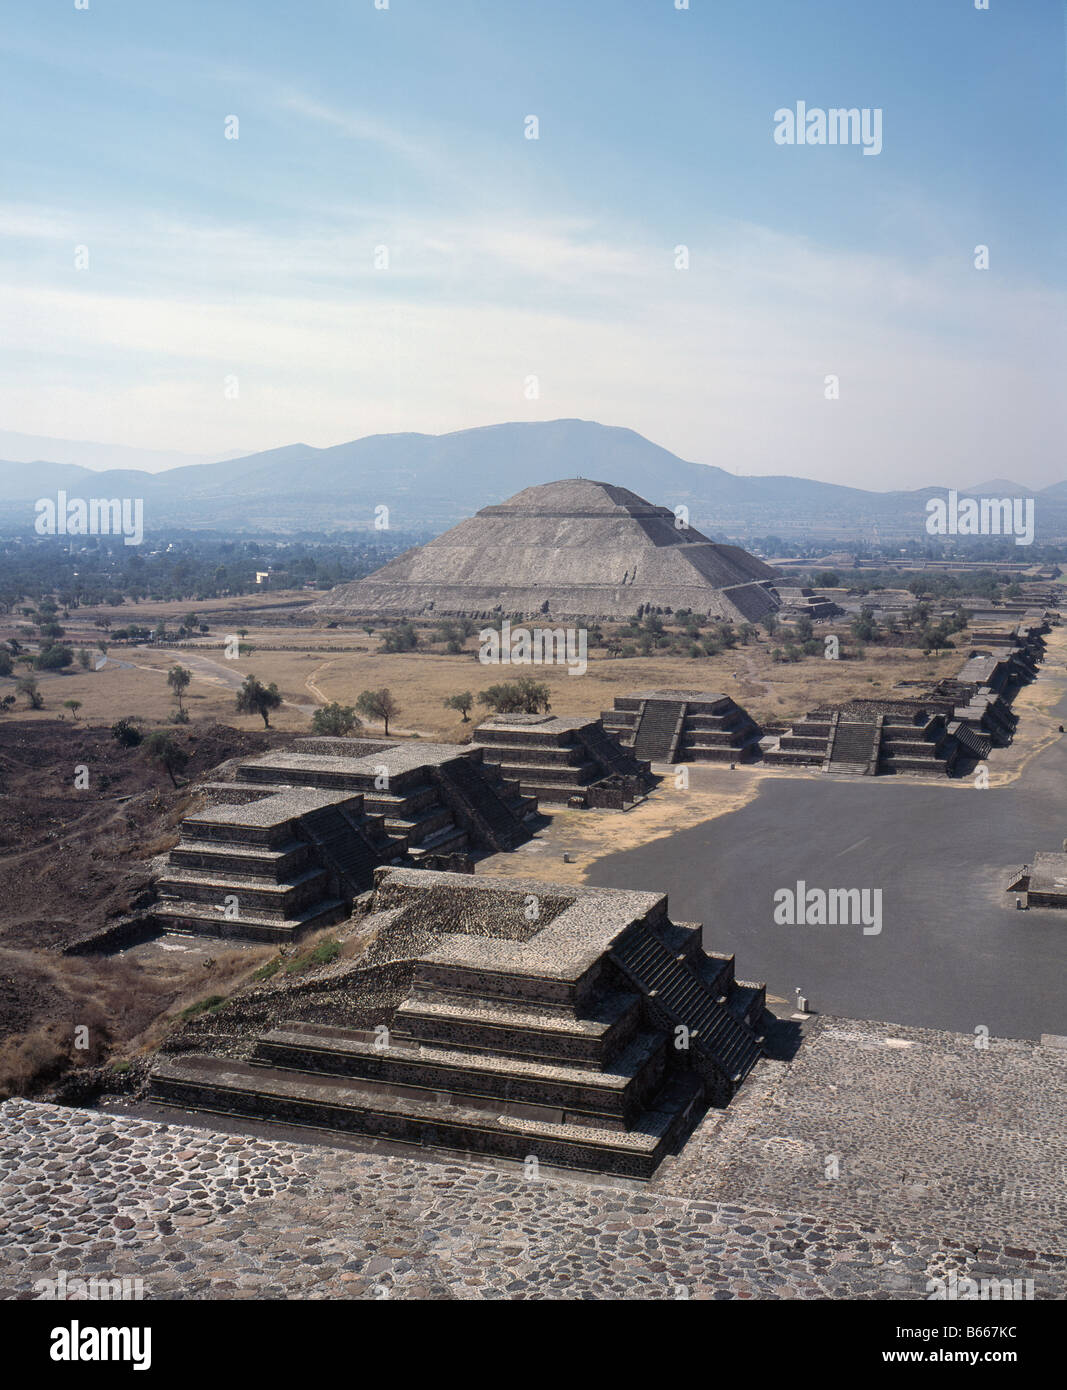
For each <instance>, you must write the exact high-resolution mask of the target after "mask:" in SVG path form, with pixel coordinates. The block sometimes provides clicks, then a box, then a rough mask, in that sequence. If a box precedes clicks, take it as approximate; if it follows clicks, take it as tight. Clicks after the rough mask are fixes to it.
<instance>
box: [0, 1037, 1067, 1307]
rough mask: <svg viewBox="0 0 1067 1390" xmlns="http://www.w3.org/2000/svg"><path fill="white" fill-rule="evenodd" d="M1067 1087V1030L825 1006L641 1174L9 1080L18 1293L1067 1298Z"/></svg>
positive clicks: (1, 1157)
mask: <svg viewBox="0 0 1067 1390" xmlns="http://www.w3.org/2000/svg"><path fill="white" fill-rule="evenodd" d="M1065 1098H1067V1053H1059V1052H1056V1051H1054V1050H1051V1049H1040V1048H1035V1047H1033V1046H1032V1045H1030V1044H1025V1043H997V1042H996V1040H994V1042H993V1044H992V1045H991V1048H990V1050H989V1051H988V1052H985V1053H984V1054H983V1055H982V1056H981V1057H978V1056H977V1050H976V1049H974V1048H973V1046H972V1045H971V1042H970V1040H969V1039H966V1038H964V1039H961V1038H958V1037H950V1036H947V1035H942V1034H927V1033H917V1032H912V1031H908V1030H897V1029H893V1030H887V1029H885V1028H880V1027H878V1026H877V1025H870V1024H862V1023H857V1022H855V1021H849V1020H835V1021H833V1022H832V1023H831V1022H830V1021H824V1023H823V1024H822V1025H821V1026H819V1027H817V1028H816V1029H815V1030H814V1032H813V1034H812V1036H811V1037H810V1038H809V1040H808V1041H807V1042H805V1044H804V1046H803V1047H802V1049H801V1051H800V1053H799V1054H798V1056H797V1059H796V1061H795V1062H794V1063H792V1064H786V1063H782V1062H765V1063H761V1064H760V1066H759V1068H757V1071H756V1072H755V1073H754V1074H753V1076H752V1077H750V1079H749V1081H748V1082H747V1083H746V1085H745V1088H744V1089H743V1090H742V1092H741V1094H740V1095H739V1096H738V1097H737V1098H736V1099H735V1101H734V1103H733V1104H732V1105H731V1106H730V1108H729V1109H728V1110H727V1111H725V1112H715V1113H713V1114H711V1115H709V1116H708V1117H707V1118H706V1119H705V1121H704V1122H703V1124H702V1125H701V1127H700V1129H699V1130H698V1132H697V1134H696V1135H695V1136H694V1137H693V1139H692V1140H691V1141H690V1143H689V1145H687V1147H686V1148H685V1150H684V1151H683V1152H682V1154H681V1155H680V1157H679V1158H678V1159H675V1160H668V1162H667V1164H666V1165H665V1166H664V1167H663V1168H662V1169H661V1170H660V1173H659V1174H658V1175H657V1178H656V1180H655V1181H654V1182H653V1183H652V1184H650V1185H648V1186H646V1187H641V1186H638V1185H635V1184H620V1185H615V1186H613V1185H611V1184H609V1183H605V1182H592V1183H591V1182H586V1181H583V1180H581V1179H579V1178H569V1177H561V1176H559V1175H558V1174H550V1173H542V1174H538V1175H536V1176H535V1175H533V1174H530V1175H528V1174H525V1173H524V1172H522V1171H521V1170H519V1169H517V1168H515V1167H510V1168H508V1169H497V1168H491V1167H484V1166H480V1165H477V1164H473V1163H459V1162H448V1161H445V1160H443V1159H442V1160H439V1161H433V1160H432V1159H429V1158H426V1157H423V1156H421V1155H419V1154H418V1153H417V1151H416V1152H414V1153H413V1154H412V1156H408V1155H406V1154H404V1155H399V1154H395V1153H393V1154H384V1153H372V1152H364V1151H360V1150H359V1149H355V1148H351V1147H347V1148H333V1147H327V1146H325V1145H324V1144H317V1143H316V1138H319V1139H321V1138H322V1137H323V1136H317V1137H316V1136H314V1135H312V1134H311V1132H308V1134H307V1137H306V1139H305V1138H304V1136H303V1135H299V1136H298V1137H297V1138H296V1141H295V1142H289V1141H286V1140H281V1139H279V1138H277V1137H275V1136H272V1135H270V1134H269V1133H261V1134H257V1135H248V1134H236V1133H233V1132H232V1130H231V1132H229V1133H223V1132H220V1131H218V1130H215V1129H212V1128H204V1127H200V1128H194V1127H193V1126H192V1125H188V1124H177V1125H165V1124H159V1123H156V1122H152V1121H148V1120H146V1119H144V1118H143V1117H142V1116H141V1115H131V1114H125V1113H120V1112H95V1111H85V1110H71V1109H62V1108H60V1107H56V1106H48V1105H40V1104H34V1103H31V1102H28V1101H22V1100H15V1101H8V1102H7V1103H6V1104H5V1105H4V1106H3V1107H0V1296H3V1297H7V1298H33V1297H35V1296H37V1292H39V1291H35V1283H36V1281H38V1280H41V1279H49V1280H53V1281H54V1280H57V1279H58V1278H59V1277H60V1274H61V1272H62V1271H66V1277H67V1280H68V1282H69V1281H70V1280H72V1279H82V1280H88V1279H89V1278H90V1277H92V1276H93V1275H95V1276H96V1277H98V1278H100V1279H103V1278H108V1279H121V1278H129V1279H138V1278H139V1279H141V1280H142V1281H143V1285H144V1296H145V1297H146V1298H262V1297H267V1298H366V1299H381V1298H403V1299H413V1298H419V1299H425V1298H433V1299H454V1298H455V1299H468V1300H469V1299H525V1298H553V1299H556V1298H559V1299H574V1298H589V1299H689V1298H691V1299H748V1298H798V1299H821V1298H859V1299H870V1298H895V1299H917V1300H918V1299H927V1298H929V1297H930V1293H931V1284H930V1281H931V1280H933V1279H937V1278H941V1279H947V1278H948V1276H949V1275H950V1274H952V1273H955V1274H956V1275H957V1276H958V1277H968V1278H973V1279H975V1280H980V1279H983V1278H985V1279H998V1280H1002V1279H1009V1280H1013V1281H1014V1280H1016V1279H1018V1280H1023V1281H1025V1280H1033V1281H1034V1282H1033V1289H1032V1295H1033V1297H1034V1298H1036V1299H1056V1298H1063V1297H1064V1296H1065V1295H1067V1260H1065V1257H1064V1254H1063V1250H1064V1243H1063V1231H1064V1228H1065V1216H1067V1196H1065V1189H1064V1184H1063V1172H1064V1164H1065V1160H1067V1145H1065V1140H1064V1113H1065V1105H1064V1101H1065ZM909 1099H910V1109H909ZM199 1122H200V1123H201V1124H202V1125H210V1124H211V1123H212V1120H211V1117H199ZM834 1157H836V1159H837V1173H836V1176H832V1175H829V1170H828V1163H829V1160H830V1159H832V1158H834ZM1018 1289H1019V1292H1020V1293H1021V1294H1023V1295H1024V1296H1025V1293H1026V1292H1027V1288H1026V1285H1025V1283H1023V1284H1020V1285H1019V1286H1018Z"/></svg>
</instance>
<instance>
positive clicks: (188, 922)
mask: <svg viewBox="0 0 1067 1390" xmlns="http://www.w3.org/2000/svg"><path fill="white" fill-rule="evenodd" d="M152 916H153V917H154V918H155V920H156V922H157V924H158V925H159V926H160V927H161V928H162V929H163V930H164V931H166V932H175V933H180V934H183V935H190V936H212V937H234V938H239V939H240V940H244V941H270V942H279V943H284V942H287V941H294V940H296V939H297V938H298V937H300V936H302V935H303V934H304V933H305V932H309V931H315V930H318V929H319V928H320V927H329V926H333V924H334V923H335V922H340V921H343V919H344V918H345V917H347V916H348V907H347V906H346V904H345V903H344V902H343V901H342V900H341V899H340V898H326V899H323V900H322V901H320V902H317V903H313V904H312V905H311V906H310V907H308V908H306V909H305V910H304V911H303V912H300V913H297V915H296V916H294V917H290V918H275V917H259V916H255V915H249V914H245V915H244V916H238V917H224V916H223V914H222V912H221V911H212V910H210V909H209V908H208V907H206V905H205V904H204V903H196V902H188V901H183V900H181V899H175V900H173V901H169V902H159V903H156V904H155V906H154V907H153V908H152Z"/></svg>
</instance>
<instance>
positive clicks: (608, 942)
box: [151, 869, 765, 1179]
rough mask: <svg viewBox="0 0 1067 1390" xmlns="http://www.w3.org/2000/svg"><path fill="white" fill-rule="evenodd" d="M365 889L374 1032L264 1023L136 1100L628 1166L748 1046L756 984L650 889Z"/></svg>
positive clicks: (644, 1170) (677, 1130) (699, 1101)
mask: <svg viewBox="0 0 1067 1390" xmlns="http://www.w3.org/2000/svg"><path fill="white" fill-rule="evenodd" d="M376 884H377V886H376V889H375V894H374V900H373V902H372V904H371V907H370V912H369V913H368V915H367V917H366V919H365V922H364V931H365V933H366V935H367V936H368V938H370V939H373V940H374V941H375V943H376V949H378V950H379V952H380V953H381V958H382V959H383V961H387V962H388V966H387V967H386V968H395V963H396V960H397V959H398V956H399V957H406V958H407V959H408V961H409V963H410V964H409V969H408V973H407V979H408V981H409V984H408V991H407V994H406V997H404V998H403V999H402V1001H401V1002H400V1004H399V1007H398V1008H396V1009H395V1011H394V1012H393V1014H392V1016H391V1018H390V1019H389V1022H388V1025H387V1033H386V1036H385V1038H384V1040H383V1039H382V1038H380V1037H373V1038H371V1037H368V1036H367V1035H366V1034H364V1033H362V1032H360V1031H357V1030H356V1029H346V1028H343V1027H335V1026H321V1025H318V1024H314V1023H309V1022H301V1021H299V1020H297V1021H280V1023H279V1026H278V1027H276V1028H273V1029H268V1030H267V1031H265V1032H263V1033H261V1034H260V1036H259V1038H258V1042H257V1043H256V1045H255V1048H254V1050H253V1052H252V1053H251V1055H250V1056H249V1057H248V1058H247V1059H234V1058H232V1057H218V1056H211V1055H200V1056H196V1055H188V1054H185V1055H181V1056H178V1057H174V1058H168V1059H164V1060H162V1061H160V1062H159V1063H157V1065H156V1067H155V1068H154V1070H153V1073H152V1079H151V1095H152V1097H153V1099H154V1100H156V1101H157V1102H160V1103H163V1104H167V1105H172V1106H179V1107H182V1108H188V1109H193V1110H206V1111H212V1112H219V1113H226V1114H231V1115H237V1116H242V1117H244V1118H247V1119H268V1120H272V1121H275V1122H286V1123H291V1124H300V1125H305V1126H309V1127H314V1128H320V1129H327V1130H335V1131H340V1132H344V1133H349V1134H362V1135H367V1136H372V1137H374V1138H378V1139H388V1140H390V1141H394V1142H401V1143H407V1144H418V1145H424V1146H428V1147H433V1148H443V1149H449V1150H460V1151H463V1152H466V1153H471V1154H482V1155H486V1156H495V1157H499V1158H510V1159H514V1160H517V1161H525V1160H526V1159H527V1158H529V1157H530V1156H531V1155H533V1156H535V1157H536V1158H537V1159H538V1161H539V1162H540V1163H544V1164H549V1165H552V1166H558V1167H570V1168H579V1169H584V1170H587V1171H592V1172H610V1173H615V1174H619V1175H623V1176H626V1177H631V1178H642V1179H647V1178H648V1177H650V1176H651V1175H652V1173H653V1172H654V1171H655V1170H656V1167H657V1166H658V1164H659V1163H660V1162H661V1161H662V1159H663V1158H664V1157H665V1156H666V1155H667V1154H668V1153H669V1152H671V1151H672V1150H673V1149H674V1148H676V1147H677V1145H678V1144H680V1143H681V1142H683V1141H684V1138H685V1135H686V1134H687V1133H688V1131H689V1130H690V1129H691V1128H692V1125H693V1124H694V1123H695V1122H696V1120H697V1119H698V1118H699V1116H700V1115H701V1114H702V1113H703V1111H704V1110H705V1109H706V1108H707V1106H708V1105H709V1104H712V1105H726V1104H727V1103H728V1102H729V1100H730V1098H731V1096H732V1095H733V1094H734V1092H735V1091H736V1089H737V1088H738V1087H739V1086H740V1085H741V1084H742V1083H743V1082H744V1080H745V1077H746V1076H747V1075H748V1073H749V1072H750V1071H751V1070H752V1068H753V1067H754V1066H755V1065H756V1063H757V1062H758V1060H759V1058H760V1056H761V1055H762V1049H761V1043H760V1033H759V1029H760V1025H761V1019H762V1016H763V1009H764V998H765V994H764V989H763V986H762V985H746V984H743V983H741V982H738V981H736V980H735V979H734V974H733V958H732V957H728V956H713V955H709V954H707V953H706V952H705V951H704V950H703V948H702V946H701V942H700V937H701V933H700V928H699V927H697V926H693V925H689V924H678V923H672V922H671V921H670V919H669V918H668V916H667V904H666V899H665V897H664V896H663V895H662V894H656V893H633V892H621V891H618V890H611V889H587V888H573V887H563V886H560V885H556V886H553V885H546V884H544V883H541V882H539V881H537V882H535V881H533V880H500V879H491V880H490V879H486V880H479V879H477V878H474V879H472V878H471V877H469V876H468V875H461V874H444V873H435V872H432V871H430V870H426V869H421V870H414V871H413V870H407V869H382V870H379V871H378V873H377V875H376ZM389 942H396V943H398V945H397V946H396V947H393V948H390V947H389ZM364 973H366V972H364Z"/></svg>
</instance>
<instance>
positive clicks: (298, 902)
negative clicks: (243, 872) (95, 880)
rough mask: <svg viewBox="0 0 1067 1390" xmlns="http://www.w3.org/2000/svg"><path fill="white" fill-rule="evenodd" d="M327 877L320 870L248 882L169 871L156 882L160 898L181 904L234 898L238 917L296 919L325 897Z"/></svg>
mask: <svg viewBox="0 0 1067 1390" xmlns="http://www.w3.org/2000/svg"><path fill="white" fill-rule="evenodd" d="M327 882H328V875H327V874H326V872H325V871H324V870H323V869H319V868H311V869H305V870H304V871H303V872H301V873H299V874H298V875H297V876H296V877H295V878H293V879H290V880H289V881H288V882H286V883H272V882H271V881H270V880H268V879H259V878H248V877H242V876H240V875H236V874H227V876H226V877H225V878H224V879H219V878H215V877H213V876H211V875H210V874H206V873H197V872H196V871H195V870H192V869H183V870H174V869H171V870H168V871H167V872H166V873H165V874H164V875H163V877H162V878H160V880H159V885H158V886H159V892H160V893H161V894H165V895H169V896H173V897H176V898H180V899H181V900H182V901H184V902H192V903H208V904H212V905H218V907H219V910H220V911H221V910H222V906H223V900H224V899H225V898H228V897H234V898H236V899H237V902H238V913H239V914H240V915H245V916H253V917H266V918H276V917H295V916H296V915H297V914H298V913H299V912H300V911H302V910H303V909H304V908H306V907H307V906H308V905H309V904H311V903H313V902H317V901H318V900H319V899H321V898H322V897H323V896H324V894H325V889H326V885H327Z"/></svg>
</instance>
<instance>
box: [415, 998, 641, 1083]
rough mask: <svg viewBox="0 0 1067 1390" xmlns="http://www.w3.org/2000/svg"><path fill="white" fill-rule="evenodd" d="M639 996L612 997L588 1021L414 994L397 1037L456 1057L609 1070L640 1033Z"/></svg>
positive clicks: (510, 1006) (484, 1002)
mask: <svg viewBox="0 0 1067 1390" xmlns="http://www.w3.org/2000/svg"><path fill="white" fill-rule="evenodd" d="M640 1022H641V1005H640V1001H639V999H638V997H637V995H635V994H620V993H612V994H610V995H608V996H605V997H604V999H603V1000H601V1001H600V1003H599V1006H598V1007H596V1008H595V1009H593V1010H591V1011H590V1012H589V1014H588V1015H587V1016H585V1017H582V1018H578V1017H575V1016H574V1015H570V1014H560V1013H558V1012H555V1011H553V1010H551V1009H535V1008H521V1007H518V1006H516V1005H514V1004H507V1003H493V1002H491V1001H488V1000H478V1001H474V1002H470V1003H464V1002H460V1001H454V1000H441V999H423V998H421V997H419V995H418V994H417V993H416V994H412V995H410V996H409V997H408V998H407V999H405V1000H404V1002H403V1003H402V1004H401V1005H400V1007H399V1009H398V1010H397V1012H396V1014H395V1016H394V1019H393V1032H394V1035H395V1036H396V1037H399V1038H402V1039H407V1040H410V1041H411V1042H412V1043H421V1044H429V1045H435V1046H439V1047H447V1048H450V1049H452V1050H453V1051H472V1052H492V1053H495V1054H497V1055H499V1056H505V1055H506V1056H512V1057H527V1058H540V1059H542V1060H545V1061H553V1062H555V1063H557V1064H561V1065H562V1064H575V1065H584V1066H593V1067H596V1068H597V1069H598V1070H601V1071H602V1070H603V1069H604V1068H605V1067H606V1066H608V1065H609V1064H610V1063H611V1061H612V1059H613V1058H614V1057H615V1056H616V1055H617V1053H618V1052H619V1051H620V1050H621V1048H622V1047H623V1046H624V1045H625V1044H626V1043H627V1042H628V1041H629V1039H630V1038H631V1037H632V1036H633V1034H634V1033H635V1032H636V1030H637V1028H638V1025H639V1024H640Z"/></svg>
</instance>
